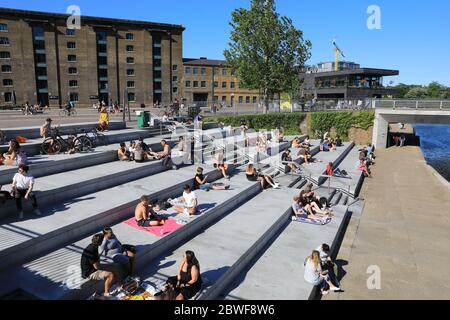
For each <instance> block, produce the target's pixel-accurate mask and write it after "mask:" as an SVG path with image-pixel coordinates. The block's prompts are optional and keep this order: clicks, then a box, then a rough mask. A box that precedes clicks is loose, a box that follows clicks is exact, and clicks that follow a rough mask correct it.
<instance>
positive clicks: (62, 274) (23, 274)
mask: <svg viewBox="0 0 450 320" xmlns="http://www.w3.org/2000/svg"><path fill="white" fill-rule="evenodd" d="M231 186H232V188H231V190H229V191H220V192H212V191H211V192H209V193H207V192H204V191H196V193H197V195H198V198H199V203H200V207H201V208H203V213H202V214H201V215H199V216H196V217H193V218H191V219H190V220H189V222H188V223H187V224H186V225H185V226H184V227H182V228H180V229H178V230H177V231H175V232H173V233H171V234H169V235H166V236H164V237H163V238H160V237H157V236H155V235H153V234H151V233H148V232H145V231H139V230H136V229H134V228H132V227H130V226H128V225H126V224H124V223H119V224H116V225H113V226H112V228H113V230H114V233H115V234H116V235H117V237H118V238H119V239H120V240H121V241H122V242H123V243H131V244H134V245H136V247H137V251H138V259H137V267H138V270H139V269H141V270H142V269H144V268H145V267H146V266H148V264H149V262H150V261H153V260H154V259H155V258H156V257H157V256H159V255H161V254H162V253H164V252H170V251H171V250H173V249H174V248H175V247H176V246H178V245H179V244H181V243H184V242H186V241H188V240H189V239H191V238H192V237H193V236H195V235H196V234H198V233H200V232H201V231H202V230H204V229H205V228H206V227H208V226H209V225H210V224H212V223H214V222H216V221H217V220H219V219H220V218H221V217H222V216H223V215H225V214H227V213H228V212H230V211H232V210H233V209H235V208H236V207H239V206H240V205H242V204H243V203H245V202H246V201H247V200H248V199H250V198H252V197H253V196H254V195H255V194H257V193H258V192H260V186H259V185H258V184H257V183H254V182H249V181H247V179H246V178H245V175H244V174H240V175H237V176H236V177H233V178H232V179H231ZM139 192H140V193H138V194H141V193H142V191H139ZM180 194H181V192H180V190H178V195H180ZM133 209H134V207H133ZM169 212H173V210H170V209H169ZM132 215H133V211H132V210H131V207H130V208H129V209H128V214H127V218H129V217H131V216H132ZM103 222H104V221H99V222H98V225H97V228H96V231H100V230H101V229H102V228H103V227H104V226H105V225H107V224H104V223H103ZM90 239H91V235H89V236H88V237H87V238H83V239H81V240H79V241H77V242H75V243H73V244H71V245H67V246H65V247H63V248H61V249H58V250H56V251H53V252H52V253H50V254H47V255H45V256H42V257H40V258H38V259H36V260H33V261H31V262H29V263H27V264H24V265H22V266H21V267H17V266H14V267H13V268H10V269H7V270H8V271H7V272H8V274H10V276H8V277H5V273H6V271H5V272H3V273H2V275H0V280H1V281H2V288H1V289H0V290H3V291H4V292H9V291H11V290H14V289H15V288H18V287H20V288H22V289H23V290H26V291H27V292H29V293H31V294H33V295H34V296H36V297H39V298H41V299H85V298H87V297H88V296H89V295H91V294H92V293H93V292H94V291H96V290H98V289H99V288H101V287H102V283H101V282H90V281H86V280H83V279H81V277H79V273H80V271H81V270H79V264H80V254H81V252H82V249H83V248H84V247H86V246H87V245H88V244H89V243H90ZM9 270H11V271H9ZM10 272H11V273H10ZM3 281H5V282H3ZM3 283H4V285H3ZM1 293H3V292H0V294H1Z"/></svg>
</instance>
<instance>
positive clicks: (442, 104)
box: [439, 101, 444, 110]
mask: <svg viewBox="0 0 450 320" xmlns="http://www.w3.org/2000/svg"><path fill="white" fill-rule="evenodd" d="M443 107H444V102H443V101H441V103H440V106H439V109H440V110H442V108H443Z"/></svg>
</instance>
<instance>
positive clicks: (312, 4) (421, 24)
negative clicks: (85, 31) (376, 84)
mask: <svg viewBox="0 0 450 320" xmlns="http://www.w3.org/2000/svg"><path fill="white" fill-rule="evenodd" d="M249 3H250V0H223V1H217V0H192V1H182V0H173V1H157V0H130V1H117V0H108V1H105V0H70V1H67V0H58V1H55V0H20V1H18V0H0V6H1V7H9V8H18V9H28V10H39V11H49V12H60V13H64V12H65V11H66V8H67V7H68V6H69V5H72V4H76V5H78V6H80V8H81V14H82V15H90V16H102V17H113V18H127V19H137V20H147V21H155V22H167V23H176V24H182V25H183V26H185V27H186V31H185V32H184V48H183V51H184V52H183V54H184V56H185V57H200V56H205V57H208V58H218V59H220V58H223V50H224V48H226V46H227V43H228V39H229V33H230V27H229V25H228V22H229V21H230V17H231V11H232V10H233V9H235V8H238V7H248V6H249ZM276 3H277V9H278V11H279V12H280V13H281V14H282V15H287V16H289V17H290V18H292V20H293V21H294V24H295V25H296V26H297V27H298V28H300V29H302V30H303V31H304V35H305V38H307V39H309V40H311V41H312V43H313V49H312V58H311V60H310V61H309V63H317V62H320V61H325V60H333V59H334V53H333V51H332V45H331V42H332V39H333V38H335V37H336V38H337V41H338V43H339V45H340V47H341V48H342V50H343V51H344V52H345V54H346V56H347V59H348V60H351V61H355V62H358V63H360V64H361V65H363V66H367V67H379V68H386V69H398V70H400V76H399V77H393V78H392V80H394V81H395V82H396V83H398V82H404V83H416V84H428V83H429V82H431V81H433V80H436V81H439V82H441V83H444V84H446V85H448V86H450V18H449V16H450V1H448V0H426V1H425V0H409V1H398V0H340V1H338V0H321V1H310V0H308V1H307V0H278V1H277V2H276ZM372 4H375V5H378V6H379V7H380V9H381V24H382V25H381V26H382V29H381V30H369V29H368V28H367V27H366V21H367V18H368V16H369V15H368V14H367V13H366V10H367V8H368V6H369V5H372Z"/></svg>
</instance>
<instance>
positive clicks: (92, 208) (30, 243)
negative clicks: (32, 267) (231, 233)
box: [0, 166, 220, 270]
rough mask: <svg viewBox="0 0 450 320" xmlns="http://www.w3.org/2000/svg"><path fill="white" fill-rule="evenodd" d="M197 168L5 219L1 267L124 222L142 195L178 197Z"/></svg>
mask: <svg viewBox="0 0 450 320" xmlns="http://www.w3.org/2000/svg"><path fill="white" fill-rule="evenodd" d="M205 169H207V168H205ZM194 170H195V168H194V167H193V166H187V167H185V168H181V169H179V170H177V171H165V172H161V173H158V174H154V175H152V176H150V177H145V178H141V179H139V180H135V181H133V182H128V183H125V184H122V185H118V186H116V187H112V188H108V189H105V190H102V191H98V192H93V193H90V194H89V195H88V196H85V197H78V198H74V199H71V200H69V201H65V202H62V203H61V204H57V205H54V206H47V207H42V208H41V211H42V213H43V215H42V216H41V217H39V218H38V217H35V218H33V219H30V220H24V221H16V219H12V218H10V219H6V220H3V221H2V225H1V228H0V239H1V241H0V270H1V269H4V268H6V267H8V266H10V265H14V264H19V263H24V262H25V261H29V260H30V259H32V258H33V257H38V256H40V255H42V254H45V253H47V252H49V251H50V250H52V249H55V248H60V247H62V246H64V245H65V244H68V243H72V242H74V241H76V240H78V239H80V238H83V237H84V236H88V235H90V234H92V233H94V232H96V231H97V230H98V228H99V226H101V225H104V226H106V225H112V224H115V223H117V222H119V221H121V220H122V219H124V218H126V217H127V215H129V214H130V212H133V211H134V207H135V205H136V203H137V201H138V200H137V199H138V198H139V197H140V196H141V195H142V194H147V195H150V198H151V199H165V198H169V197H175V196H177V195H178V194H179V193H180V190H182V188H183V186H184V185H185V184H191V183H192V181H193V180H192V177H193V175H194V174H193V172H194ZM207 173H208V175H209V176H208V177H209V178H210V179H211V181H213V180H215V179H218V178H219V177H220V174H219V172H218V171H217V170H215V169H213V168H210V169H209V170H207ZM175 181H176V182H175Z"/></svg>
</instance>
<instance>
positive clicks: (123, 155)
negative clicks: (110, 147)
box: [117, 142, 131, 161]
mask: <svg viewBox="0 0 450 320" xmlns="http://www.w3.org/2000/svg"><path fill="white" fill-rule="evenodd" d="M117 156H118V157H119V160H120V161H130V160H131V159H130V153H129V151H128V150H127V148H126V145H125V142H121V143H120V147H119V149H117Z"/></svg>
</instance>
